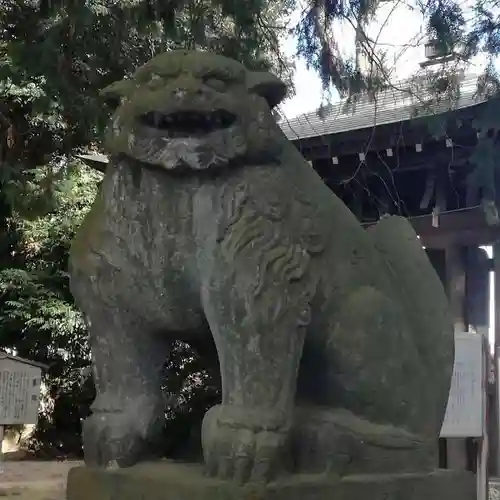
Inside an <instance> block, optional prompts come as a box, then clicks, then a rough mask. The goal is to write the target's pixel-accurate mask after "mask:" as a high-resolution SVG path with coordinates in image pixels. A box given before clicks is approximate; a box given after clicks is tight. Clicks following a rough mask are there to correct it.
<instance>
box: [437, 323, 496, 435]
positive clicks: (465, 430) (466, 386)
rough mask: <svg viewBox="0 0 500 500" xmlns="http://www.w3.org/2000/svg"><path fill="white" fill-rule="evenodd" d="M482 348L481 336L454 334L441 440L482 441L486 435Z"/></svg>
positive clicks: (483, 349) (483, 352) (484, 379)
mask: <svg viewBox="0 0 500 500" xmlns="http://www.w3.org/2000/svg"><path fill="white" fill-rule="evenodd" d="M485 370H486V363H485V345H484V338H483V336H482V335H478V334H473V333H455V365H454V368H453V378H452V381H451V389H450V394H449V397H448V406H447V407H446V415H445V418H444V422H443V426H442V428H441V434H440V435H441V437H445V438H452V437H482V436H483V435H484V431H485V414H484V411H485V410H484V405H485V398H486V387H485V384H486V380H487V378H486V377H487V374H486V371H485Z"/></svg>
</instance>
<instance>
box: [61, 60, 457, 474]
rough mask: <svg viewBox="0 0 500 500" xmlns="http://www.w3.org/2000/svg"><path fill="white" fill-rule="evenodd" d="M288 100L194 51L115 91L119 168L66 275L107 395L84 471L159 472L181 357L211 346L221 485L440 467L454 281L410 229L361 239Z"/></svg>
mask: <svg viewBox="0 0 500 500" xmlns="http://www.w3.org/2000/svg"><path fill="white" fill-rule="evenodd" d="M284 92H285V88H284V85H283V84H282V83H281V82H280V81H279V80H277V79H276V78H275V77H273V76H272V75H269V74H267V73H252V72H249V71H247V70H246V69H245V68H244V67H243V66H242V65H241V64H239V63H238V62H236V61H232V60H228V59H226V58H223V57H220V56H217V55H214V54H207V53H196V52H170V53H167V54H163V55H161V56H158V57H157V58H155V59H154V60H152V61H151V62H150V63H149V64H147V65H146V66H144V67H143V68H140V69H139V70H138V71H137V73H136V75H135V76H134V77H133V78H132V79H130V80H127V81H123V82H118V83H117V84H115V85H114V86H112V87H110V88H109V89H107V93H108V94H111V95H114V96H115V97H117V99H118V102H119V106H118V108H117V111H116V114H115V116H114V118H113V123H112V126H111V127H110V133H109V137H108V142H107V145H108V149H109V151H110V152H111V154H112V156H111V162H110V166H109V168H108V169H107V172H106V175H105V177H104V180H103V182H102V186H101V189H100V193H99V195H98V197H97V199H96V201H95V203H94V205H93V207H92V209H91V211H90V213H89V215H88V217H87V218H86V220H85V221H84V223H83V225H82V227H81V228H80V231H79V233H78V234H77V236H76V238H75V241H74V243H73V246H72V249H71V257H70V274H71V290H72V292H73V295H74V297H75V300H76V302H77V304H78V305H79V306H80V308H81V309H82V311H83V312H84V313H85V316H86V317H87V320H88V323H89V331H90V340H91V345H92V355H93V362H94V367H95V378H96V385H97V398H96V401H95V403H94V405H93V412H94V413H93V415H92V416H91V417H90V418H89V419H88V420H87V421H86V422H85V425H84V447H85V459H86V462H87V463H88V464H90V465H100V466H106V465H107V464H109V463H110V462H112V461H113V460H116V461H117V463H118V464H119V465H120V466H130V465H132V464H134V463H137V462H138V461H141V460H144V459H145V458H146V457H147V456H148V454H150V453H151V452H152V451H153V444H154V442H155V441H156V436H157V435H158V433H159V432H160V431H161V428H162V423H163V410H164V402H163V399H162V395H161V391H160V384H159V376H160V371H161V368H162V365H163V363H164V360H165V357H166V355H167V350H168V345H169V342H171V341H172V340H176V339H179V340H183V341H186V342H202V343H203V342H205V343H207V342H211V341H212V339H213V340H214V342H215V347H216V349H217V354H218V358H219V364H220V370H221V375H222V377H221V378H222V404H221V405H219V406H216V407H214V408H212V409H211V410H210V411H209V412H208V413H207V415H206V417H205V420H204V423H203V431H202V442H203V451H204V458H205V462H206V466H207V472H208V473H209V474H210V475H213V476H218V477H220V478H225V479H235V480H237V481H239V482H244V481H247V480H251V481H254V482H259V481H266V480H270V479H272V478H273V477H278V476H279V475H280V474H284V473H286V472H293V473H301V472H304V471H309V470H311V468H312V469H314V471H315V472H317V471H330V472H332V473H339V474H346V473H353V472H359V471H363V472H366V471H370V472H376V471H382V472H385V471H388V470H390V471H392V472H394V471H395V470H397V471H407V470H421V469H426V468H429V467H431V466H434V454H433V446H432V445H433V444H434V442H435V439H436V438H437V436H438V433H439V430H440V428H441V424H442V419H443V416H444V411H445V405H446V402H447V398H448V391H449V385H450V380H451V372H452V366H453V331H452V323H451V321H450V318H449V316H448V307H447V301H446V297H445V294H444V291H443V289H442V286H441V283H440V281H439V279H438V277H437V275H436V273H435V272H434V270H433V269H432V266H431V265H430V263H429V261H428V259H427V257H426V255H425V252H424V251H423V249H422V248H421V245H420V244H419V242H418V239H417V237H416V235H415V233H414V232H413V230H412V228H411V226H410V224H409V223H408V222H407V221H406V220H404V219H402V218H398V217H389V218H385V219H383V220H382V221H381V222H380V223H379V224H378V225H376V226H375V229H374V230H373V231H370V232H367V231H365V230H364V229H363V228H362V226H361V225H360V224H359V222H358V221H357V220H356V218H355V217H354V215H353V214H352V213H351V212H350V211H349V210H348V208H347V207H346V206H345V205H344V204H343V203H342V201H341V200H340V199H338V198H337V197H336V196H335V195H334V194H332V192H331V191H330V190H329V189H328V187H326V186H325V185H324V183H323V182H322V180H321V179H320V177H319V176H318V175H317V174H316V173H315V172H314V171H313V169H312V168H311V167H310V166H309V165H308V163H307V162H306V161H305V160H304V158H303V157H302V156H301V155H300V154H299V153H298V151H297V150H296V149H295V148H294V147H293V146H292V145H291V144H290V143H289V142H288V140H287V139H286V138H285V136H284V135H283V133H282V132H281V130H280V128H279V126H278V125H277V124H276V123H275V121H274V119H273V118H272V115H271V111H270V106H274V105H276V104H277V103H278V102H279V101H280V100H281V99H282V98H283V96H284ZM304 414H306V415H307V418H303V415H304ZM330 435H332V436H334V437H335V439H334V440H333V442H334V443H335V446H333V445H331V442H330V441H328V440H325V436H330ZM388 450H392V451H388ZM346 464H347V465H346Z"/></svg>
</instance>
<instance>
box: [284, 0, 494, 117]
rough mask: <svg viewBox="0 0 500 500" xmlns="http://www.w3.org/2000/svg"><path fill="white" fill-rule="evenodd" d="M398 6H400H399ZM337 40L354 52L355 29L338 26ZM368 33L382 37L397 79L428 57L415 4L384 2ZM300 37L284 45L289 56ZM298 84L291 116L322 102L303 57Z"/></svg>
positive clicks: (473, 68) (472, 67)
mask: <svg viewBox="0 0 500 500" xmlns="http://www.w3.org/2000/svg"><path fill="white" fill-rule="evenodd" d="M461 4H462V6H463V7H464V9H465V10H466V12H467V8H468V7H469V6H471V5H472V2H471V0H465V1H462V2H461ZM395 6H396V7H395ZM301 10H302V5H299V7H298V8H297V10H296V12H295V13H294V14H293V15H292V19H291V24H292V25H293V24H295V23H296V22H297V21H298V19H299V15H300V12H301ZM334 29H335V31H336V33H335V39H336V40H337V41H338V43H339V46H340V50H341V51H342V53H343V54H346V55H348V54H352V53H353V47H354V43H353V42H354V32H353V30H351V29H350V28H347V27H346V26H343V25H338V26H335V27H334ZM367 32H368V33H367V34H368V36H370V37H371V38H372V39H378V46H379V47H381V48H383V49H384V50H386V51H387V57H388V61H390V63H391V65H392V75H391V76H392V77H393V79H394V80H396V81H397V80H402V79H405V78H409V77H411V76H412V75H414V74H415V73H416V72H417V71H418V70H419V69H420V66H419V63H420V62H422V61H424V60H425V43H426V41H427V38H426V37H425V33H424V30H423V18H422V16H421V14H420V13H419V12H418V11H417V10H416V9H415V8H412V7H411V0H410V2H405V5H403V2H400V3H399V4H398V3H395V2H388V3H381V6H380V8H379V11H378V13H377V17H376V19H375V21H374V22H373V23H372V25H371V26H370V27H369V28H368V30H367ZM295 48H296V40H295V38H294V37H292V36H290V37H289V38H287V39H286V40H285V42H284V44H283V49H284V51H285V52H286V53H287V55H289V56H294V54H295ZM295 63H296V72H295V87H296V95H295V96H294V97H292V98H290V99H288V100H287V101H285V102H284V103H283V105H282V107H281V108H282V110H283V111H284V113H285V115H286V117H287V118H288V119H290V118H294V117H295V116H297V115H299V114H303V113H307V112H310V111H315V110H316V109H318V107H319V106H320V104H321V102H322V89H321V82H320V80H319V78H318V76H317V75H316V74H315V72H314V71H311V70H308V69H307V67H306V64H305V62H304V61H303V60H301V59H295ZM484 64H485V60H484V58H482V57H476V58H475V59H473V60H472V61H471V63H470V64H469V67H468V68H467V71H468V72H471V73H480V71H481V69H483V68H484Z"/></svg>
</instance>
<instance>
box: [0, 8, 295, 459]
mask: <svg viewBox="0 0 500 500" xmlns="http://www.w3.org/2000/svg"><path fill="white" fill-rule="evenodd" d="M293 7H294V0H279V1H277V2H270V1H265V0H258V1H254V2H243V3H237V2H233V1H228V0H182V1H179V0H178V1H174V0H171V1H169V2H164V1H160V0H118V1H116V0H113V1H111V0H85V1H84V0H64V1H63V0H0V225H1V226H2V227H1V229H2V230H1V231H0V348H4V349H10V350H14V351H15V352H17V353H18V354H19V355H21V356H23V357H27V358H30V359H35V360H38V361H41V362H44V363H46V364H48V365H49V370H48V373H47V374H46V377H45V384H46V388H47V394H46V400H45V406H44V408H43V411H42V415H41V419H40V422H39V425H38V429H37V432H36V436H35V441H34V443H33V445H34V446H35V447H37V448H40V447H42V448H47V447H49V448H50V447H51V448H54V449H56V450H58V452H63V453H68V452H77V453H78V452H79V451H80V449H81V443H80V429H81V419H82V418H84V417H85V416H86V415H87V414H88V411H89V403H90V401H91V400H92V397H93V384H92V378H91V377H88V376H87V375H88V365H89V350H88V344H87V331H86V328H85V325H84V322H83V318H82V316H81V314H80V313H79V312H78V311H77V310H76V309H75V307H74V305H73V299H72V297H71V294H70V292H69V283H68V276H67V273H66V269H67V259H68V249H69V245H70V241H71V239H72V236H73V234H74V232H75V229H76V228H77V227H78V225H79V224H80V222H81V220H82V217H83V216H84V214H85V213H86V211H87V210H88V208H89V205H90V203H91V202H92V200H93V198H94V196H95V192H96V187H97V184H98V182H99V176H98V174H96V173H94V172H92V171H90V170H88V169H86V168H84V167H82V166H81V165H78V164H76V163H75V162H74V160H73V158H74V155H75V154H76V153H79V152H81V151H83V150H89V149H90V150H95V149H99V147H100V142H101V139H102V137H103V132H104V130H105V128H106V126H107V121H108V116H109V112H110V109H109V108H108V107H107V106H106V103H105V102H104V100H103V99H102V98H100V97H99V91H100V90H101V89H102V88H104V87H106V86H107V85H109V84H110V83H112V82H114V81H117V80H121V79H122V78H124V77H127V76H129V75H130V74H131V73H132V72H133V70H135V68H136V67H137V66H140V65H141V64H143V63H144V62H146V61H147V60H149V59H150V58H151V57H152V56H153V55H155V54H157V53H159V52H162V51H165V50H169V49H173V48H195V47H196V48H201V49H208V50H214V51H217V52H221V53H223V54H225V55H229V56H231V57H234V58H236V59H238V60H240V61H242V62H243V63H245V64H247V65H249V66H252V65H254V66H255V67H258V68H262V67H266V68H269V67H272V68H273V69H274V70H275V72H277V73H278V74H279V75H280V76H281V77H283V78H284V79H285V80H287V81H288V82H290V81H291V71H292V65H291V63H290V61H289V60H287V59H286V57H285V56H284V55H283V53H282V51H281V48H280V46H279V41H280V39H281V38H282V37H283V36H284V35H285V34H286V24H285V22H284V21H283V16H286V15H287V13H288V12H289V11H290V10H291V9H292V8H293ZM186 349H188V348H187V347H185V346H184V347H183V348H181V347H180V346H176V347H175V349H174V350H173V354H172V356H171V357H170V358H169V361H168V363H167V366H166V373H167V374H169V375H170V376H169V377H168V382H166V383H167V386H166V389H165V390H166V392H167V393H169V394H176V395H177V396H176V397H175V398H174V399H175V404H174V405H173V406H172V407H171V408H170V410H169V413H168V415H167V416H168V419H169V425H170V426H171V428H174V429H176V432H177V433H181V429H182V428H184V429H187V427H186V425H187V424H189V426H190V425H191V423H192V422H194V421H196V422H199V421H200V419H201V416H202V415H203V412H204V410H205V409H206V407H207V405H208V406H210V405H211V404H213V402H214V398H215V400H216V399H217V397H218V396H217V395H218V392H217V391H218V389H217V384H215V385H214V384H212V382H211V376H209V375H208V372H207V370H206V368H203V367H201V365H200V366H198V365H199V364H200V359H201V358H200V357H199V356H197V355H196V354H195V352H194V351H192V350H191V349H188V350H187V351H186ZM187 360H188V361H187ZM195 372H196V373H198V376H197V378H196V381H195V383H191V382H193V379H192V377H193V373H195ZM85 374H87V375H85ZM84 380H85V382H84ZM190 381H191V382H190ZM172 401H173V400H172ZM183 422H184V423H183ZM172 426H173V427H172ZM169 447H170V448H172V449H174V448H175V443H170V445H169Z"/></svg>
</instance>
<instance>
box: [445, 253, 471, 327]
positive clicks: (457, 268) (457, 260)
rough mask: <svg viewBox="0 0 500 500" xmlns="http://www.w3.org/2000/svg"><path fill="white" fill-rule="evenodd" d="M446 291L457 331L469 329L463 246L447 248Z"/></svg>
mask: <svg viewBox="0 0 500 500" xmlns="http://www.w3.org/2000/svg"><path fill="white" fill-rule="evenodd" d="M446 292H447V295H448V301H449V303H450V309H451V314H452V317H453V324H454V327H455V331H458V332H464V331H466V330H467V324H466V319H465V303H466V301H465V292H466V279H465V259H464V253H463V249H462V247H460V246H457V245H450V246H448V247H447V248H446Z"/></svg>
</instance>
